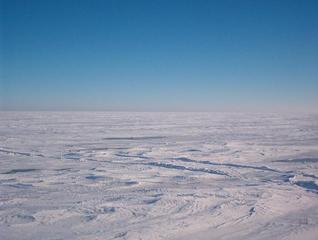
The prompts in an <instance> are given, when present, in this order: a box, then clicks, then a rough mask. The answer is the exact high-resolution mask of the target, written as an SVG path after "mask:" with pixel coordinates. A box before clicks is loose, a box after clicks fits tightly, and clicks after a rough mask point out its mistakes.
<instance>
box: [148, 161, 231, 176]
mask: <svg viewBox="0 0 318 240" xmlns="http://www.w3.org/2000/svg"><path fill="white" fill-rule="evenodd" d="M146 165H150V166H156V167H163V168H171V169H177V170H187V171H191V172H202V173H210V174H217V175H223V176H228V174H226V173H225V172H223V171H218V170H211V169H206V168H192V167H185V166H180V165H174V164H171V163H157V162H150V163H147V164H146Z"/></svg>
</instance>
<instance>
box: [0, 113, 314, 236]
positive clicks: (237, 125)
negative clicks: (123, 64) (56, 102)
mask: <svg viewBox="0 0 318 240" xmlns="http://www.w3.org/2000/svg"><path fill="white" fill-rule="evenodd" d="M317 236H318V116H317V115H312V114H305V115H282V114H239V113H110V112H105V113H102V112H96V113H91V112H90V113H88V112H87V113H84V112H83V113H81V112H60V113H59V112H0V239H1V240H9V239H10V240H11V239H17V240H19V239H21V240H22V239H23V240H28V239H30V240H31V239H32V240H33V239H34V240H37V239H38V240H40V239H41V240H42V239H71V240H72V239H81V240H82V239H85V240H86V239H103V240H105V239H145V240H147V239H171V240H178V239H180V240H181V239H186V240H187V239H189V240H190V239H191V240H192V239H198V240H213V239H242V240H243V239H244V240H245V239H253V240H254V239H256V240H257V239H259V240H261V239H262V240H263V239H290V240H294V239H301V240H304V239H309V240H310V239H317Z"/></svg>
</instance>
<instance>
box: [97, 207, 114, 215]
mask: <svg viewBox="0 0 318 240" xmlns="http://www.w3.org/2000/svg"><path fill="white" fill-rule="evenodd" d="M98 212H99V213H101V214H106V213H113V212H115V208H114V207H101V208H100V209H99V210H98Z"/></svg>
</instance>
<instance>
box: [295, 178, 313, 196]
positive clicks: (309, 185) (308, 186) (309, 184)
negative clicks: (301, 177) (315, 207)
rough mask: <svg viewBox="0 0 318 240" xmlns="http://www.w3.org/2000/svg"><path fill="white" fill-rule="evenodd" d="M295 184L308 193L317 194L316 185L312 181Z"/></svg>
mask: <svg viewBox="0 0 318 240" xmlns="http://www.w3.org/2000/svg"><path fill="white" fill-rule="evenodd" d="M295 184H296V185H297V186H299V187H302V188H305V189H307V190H309V191H312V192H315V193H318V185H317V184H316V183H315V182H314V181H297V182H295Z"/></svg>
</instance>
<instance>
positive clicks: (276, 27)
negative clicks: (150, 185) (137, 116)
mask: <svg viewBox="0 0 318 240" xmlns="http://www.w3.org/2000/svg"><path fill="white" fill-rule="evenodd" d="M0 2H1V8H0V10H1V22H0V23H1V25H0V27H1V32H0V34H1V35H0V47H1V48H0V52H1V53H0V74H1V75H0V77H1V80H0V81H1V82H0V95H1V96H0V109H2V110H115V111H241V110H242V111H245V110H247V111H250V110H256V111H263V110H264V111H271V110H273V111H274V110H279V111H281V110H287V111H293V110H314V109H315V105H316V104H317V105H318V14H317V12H318V1H310V0H306V1H300V0H299V1H293V0H286V1H281V0H276V1H269V0H266V1H265V0H263V1H260V0H251V1H248V0H241V1H237V0H232V1H221V0H220V1H212V0H211V1H201V0H194V1H186V0H183V1H173V0H170V1H165V0H160V1H159V0H158V1H155V0H154V1H138V0H136V1H123V0H114V1H107V0H105V1H102V0H100V1H97V0H91V1H89V0H87V1H82V0H76V1H75V0H74V1H69V0H63V1H61V0H57V1H42V0H41V1H33V0H30V1H22V0H20V1H15V0H0Z"/></svg>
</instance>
